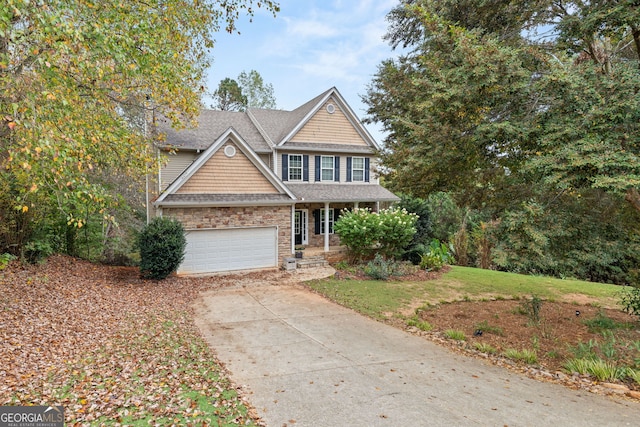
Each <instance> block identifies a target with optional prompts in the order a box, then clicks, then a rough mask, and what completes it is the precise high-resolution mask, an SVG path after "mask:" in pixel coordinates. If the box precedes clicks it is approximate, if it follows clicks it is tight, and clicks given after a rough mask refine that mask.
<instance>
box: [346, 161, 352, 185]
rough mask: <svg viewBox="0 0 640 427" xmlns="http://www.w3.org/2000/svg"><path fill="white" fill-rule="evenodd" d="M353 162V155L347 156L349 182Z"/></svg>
mask: <svg viewBox="0 0 640 427" xmlns="http://www.w3.org/2000/svg"><path fill="white" fill-rule="evenodd" d="M351 162H352V157H347V182H351Z"/></svg>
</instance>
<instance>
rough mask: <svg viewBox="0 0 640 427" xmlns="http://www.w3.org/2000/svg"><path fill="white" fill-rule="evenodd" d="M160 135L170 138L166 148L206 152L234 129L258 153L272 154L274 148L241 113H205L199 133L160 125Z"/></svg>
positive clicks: (204, 111)
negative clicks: (228, 131)
mask: <svg viewBox="0 0 640 427" xmlns="http://www.w3.org/2000/svg"><path fill="white" fill-rule="evenodd" d="M156 126H157V131H158V132H161V133H164V134H165V135H166V141H165V143H164V144H163V146H167V147H175V148H183V149H191V150H206V149H207V148H208V147H209V146H210V145H211V144H212V143H213V142H214V141H215V140H216V139H217V138H218V137H220V135H222V134H223V133H224V132H226V131H227V130H228V129H229V128H233V129H235V130H236V132H238V134H240V135H242V138H243V139H244V140H245V141H246V142H247V143H248V144H249V145H250V146H251V148H252V149H253V150H254V151H255V152H257V153H260V152H269V151H271V147H270V146H269V144H268V143H267V142H266V141H265V139H264V138H263V136H262V135H261V134H260V132H259V131H258V129H257V128H256V127H255V126H254V124H253V123H252V122H251V119H249V116H247V114H246V113H243V112H239V111H216V110H202V112H201V113H200V116H199V117H198V127H197V128H195V129H180V130H175V129H173V128H172V127H171V124H170V123H169V121H168V120H167V119H164V118H160V119H158V120H157V121H156Z"/></svg>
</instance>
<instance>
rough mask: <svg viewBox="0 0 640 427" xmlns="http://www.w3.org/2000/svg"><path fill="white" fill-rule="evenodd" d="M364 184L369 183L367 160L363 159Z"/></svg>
mask: <svg viewBox="0 0 640 427" xmlns="http://www.w3.org/2000/svg"><path fill="white" fill-rule="evenodd" d="M364 182H369V158H368V157H367V158H365V159H364Z"/></svg>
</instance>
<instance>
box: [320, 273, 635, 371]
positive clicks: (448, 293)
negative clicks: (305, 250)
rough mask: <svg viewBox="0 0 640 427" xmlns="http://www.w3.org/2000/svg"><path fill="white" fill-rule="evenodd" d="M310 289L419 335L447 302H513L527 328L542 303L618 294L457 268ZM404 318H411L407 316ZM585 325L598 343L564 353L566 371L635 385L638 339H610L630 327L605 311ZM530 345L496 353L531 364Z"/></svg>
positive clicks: (601, 302) (601, 303) (603, 300)
mask: <svg viewBox="0 0 640 427" xmlns="http://www.w3.org/2000/svg"><path fill="white" fill-rule="evenodd" d="M309 286H310V287H311V288H313V289H314V290H316V291H318V292H320V293H322V294H324V295H325V296H327V297H328V298H331V299H333V300H334V301H337V302H338V303H340V304H342V305H344V306H347V307H349V308H352V309H354V310H356V311H358V312H360V313H363V314H365V315H368V316H370V317H372V318H375V319H379V320H386V319H388V318H389V317H390V316H395V317H398V318H401V319H404V321H405V322H406V324H407V325H408V326H413V327H416V328H418V329H420V330H423V331H430V330H432V329H433V326H432V325H431V324H430V323H429V322H426V321H424V320H423V319H422V318H421V316H420V315H419V314H420V313H419V312H420V311H421V310H426V309H427V308H430V307H437V306H438V305H444V304H447V303H451V302H456V301H488V300H507V299H510V300H516V301H519V302H520V305H519V310H520V311H521V312H522V313H521V314H524V315H527V316H528V317H529V320H530V322H532V324H534V325H538V326H539V325H540V323H541V322H542V319H541V314H540V309H541V307H542V305H543V302H544V301H566V302H574V303H576V299H579V300H580V302H581V303H582V304H589V305H591V306H595V307H601V308H602V307H605V308H606V307H611V308H618V307H619V299H618V298H619V289H620V288H619V287H618V286H615V285H610V284H603V283H592V282H586V281H581V280H573V279H571V280H568V279H556V278H550V277H540V276H525V275H521V274H515V273H504V272H498V271H491V270H482V269H477V268H471V267H458V266H453V267H451V270H450V271H448V272H447V273H445V274H443V275H442V276H441V277H439V278H438V279H433V280H429V281H422V282H420V281H401V280H388V281H385V282H381V281H376V280H353V279H351V280H340V279H337V278H333V277H332V278H328V279H324V280H319V281H314V282H310V283H309ZM416 307H419V308H418V309H416ZM406 313H416V314H413V315H412V316H411V317H408V316H407V314H406ZM584 323H585V324H586V325H587V326H588V327H589V328H590V330H591V331H592V332H596V333H602V336H603V338H602V339H597V340H590V341H588V342H580V343H578V344H577V345H576V346H574V347H571V348H569V351H570V352H571V353H572V356H573V359H570V360H569V361H568V362H567V364H568V365H567V366H570V368H567V369H568V370H571V369H573V370H576V371H577V372H581V373H588V374H589V375H593V376H594V377H595V378H598V379H599V380H602V379H603V378H605V379H607V378H608V379H615V378H620V377H624V376H625V372H626V373H627V374H626V375H627V377H628V378H630V379H632V380H634V381H636V382H637V381H638V378H637V377H639V376H640V373H638V372H640V357H635V358H634V354H638V352H640V340H639V341H635V342H634V341H631V342H627V341H628V340H620V339H617V338H616V336H615V335H614V333H615V331H616V330H620V328H629V327H630V326H629V324H621V323H619V322H617V321H614V320H612V319H610V318H608V317H607V316H606V315H605V314H604V312H601V313H600V314H599V315H598V316H596V317H595V318H593V319H588V320H585V321H584ZM474 328H475V329H476V330H481V331H482V332H485V333H490V334H494V335H498V336H502V335H503V334H504V331H503V330H502V329H501V328H500V327H494V326H492V325H491V324H490V322H487V321H483V322H479V323H476V324H475V325H474ZM444 335H445V336H446V337H447V338H449V339H452V340H458V341H464V340H467V337H466V336H465V334H464V332H463V331H460V330H454V329H449V330H446V331H444ZM542 338H549V337H547V336H545V335H544V331H543V335H542ZM532 340H533V341H532V346H533V349H532V350H528V349H524V350H517V349H514V348H510V349H507V350H505V351H504V352H502V353H501V354H502V356H503V357H507V358H510V359H512V360H515V361H518V362H523V363H528V364H536V363H538V356H537V353H536V352H537V351H540V339H539V338H538V337H537V336H534V337H533V338H532ZM472 341H473V340H472ZM559 344H561V343H559ZM471 346H472V348H475V349H476V350H478V351H480V352H483V353H487V354H496V355H497V354H498V350H497V349H496V348H494V347H493V346H491V345H490V344H487V343H481V342H473V343H472V344H471ZM566 350H567V347H566V346H563V347H562V348H560V347H558V348H557V349H551V350H549V349H547V350H545V351H546V352H545V353H544V354H545V355H553V357H554V358H560V357H562V356H561V354H563V353H564V352H565V351H566ZM585 365H586V366H585ZM632 375H635V377H632Z"/></svg>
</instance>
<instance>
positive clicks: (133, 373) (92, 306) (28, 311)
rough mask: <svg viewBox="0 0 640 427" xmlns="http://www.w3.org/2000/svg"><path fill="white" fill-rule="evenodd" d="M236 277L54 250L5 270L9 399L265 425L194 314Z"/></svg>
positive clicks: (123, 415) (79, 414)
mask: <svg viewBox="0 0 640 427" xmlns="http://www.w3.org/2000/svg"><path fill="white" fill-rule="evenodd" d="M234 281H235V279H234V276H231V275H230V276H217V277H207V278H183V277H176V276H171V277H169V278H168V279H166V280H164V281H160V282H158V281H152V280H143V279H141V278H140V277H139V273H138V270H137V269H136V268H132V267H110V266H102V265H97V264H92V263H89V262H86V261H81V260H76V259H74V258H70V257H66V256H53V257H51V258H49V260H48V261H47V262H46V264H40V265H31V266H24V265H20V264H18V263H15V262H14V263H12V264H11V265H9V266H8V267H7V268H6V269H5V270H2V271H0V294H1V295H2V298H1V299H0V342H1V343H2V344H1V345H0V360H2V364H1V365H0V405H62V406H64V407H65V425H68V426H83V425H87V426H88V425H92V426H93V425H132V424H135V425H140V424H144V425H162V426H165V425H180V426H188V425H193V426H196V425H197V426H202V425H205V426H206V425H212V426H214V425H215V426H217V425H263V423H262V422H261V420H260V419H259V417H258V416H257V413H256V411H255V409H254V408H252V407H251V406H250V404H249V403H248V402H247V401H246V400H245V399H244V398H243V396H242V389H241V388H240V387H238V386H236V385H234V384H233V383H232V382H231V381H230V380H229V375H228V373H227V372H226V370H225V368H224V366H223V365H222V363H221V362H220V361H219V360H218V359H217V358H216V357H215V355H214V354H213V352H212V351H211V350H210V349H209V348H208V346H207V344H206V342H205V341H204V340H203V338H202V337H201V335H200V333H199V331H198V328H197V327H196V325H195V324H194V321H193V309H192V303H193V301H194V300H195V299H196V298H197V297H198V294H199V293H200V292H202V291H204V290H210V289H215V288H220V287H225V286H229V285H233V284H234Z"/></svg>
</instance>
